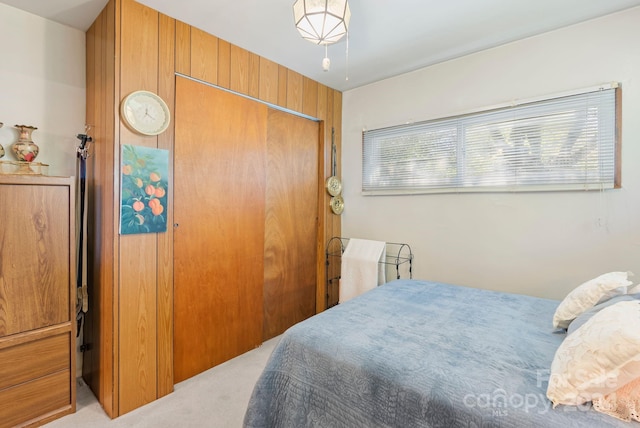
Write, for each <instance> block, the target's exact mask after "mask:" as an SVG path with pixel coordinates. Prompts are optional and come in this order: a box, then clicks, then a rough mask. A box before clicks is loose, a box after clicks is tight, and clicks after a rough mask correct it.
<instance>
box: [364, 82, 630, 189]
mask: <svg viewBox="0 0 640 428" xmlns="http://www.w3.org/2000/svg"><path fill="white" fill-rule="evenodd" d="M606 90H612V91H613V103H614V105H613V107H612V109H611V111H609V112H608V111H606V110H605V113H607V112H608V113H610V114H612V115H613V117H612V120H611V121H609V122H608V124H609V126H610V128H609V129H608V131H609V133H608V134H607V135H605V136H604V137H603V138H606V139H607V140H606V142H607V144H608V147H607V149H608V150H609V151H608V152H607V153H605V154H601V153H600V152H599V153H598V155H597V156H598V157H597V159H598V162H599V163H601V162H602V159H604V160H608V161H609V164H608V169H607V172H608V174H607V176H606V178H601V177H600V181H599V182H597V183H593V182H590V180H588V179H585V180H584V181H583V182H581V183H571V184H566V183H564V184H548V182H549V181H548V177H547V184H544V183H543V184H540V183H537V184H522V183H520V184H518V183H515V184H513V183H509V184H490V185H477V184H469V179H468V178H466V177H467V176H465V175H464V174H465V171H464V165H465V163H464V159H463V157H464V155H463V154H461V153H464V151H465V146H466V145H467V139H466V136H465V134H464V132H465V130H466V129H468V128H470V125H471V124H473V123H482V119H485V118H486V120H487V122H486V123H487V124H490V123H491V122H489V118H491V117H492V115H496V114H497V115H498V116H500V115H502V114H505V115H506V114H508V113H509V111H510V110H514V107H516V108H520V109H523V108H524V109H526V108H529V109H530V111H536V109H537V108H538V106H543V108H544V106H546V105H548V104H552V103H554V102H556V101H558V100H561V99H569V98H570V97H574V98H579V97H581V96H589V95H590V94H591V93H595V92H600V91H606ZM621 104H622V89H621V87H620V85H619V84H618V83H617V82H613V83H609V84H606V85H600V86H597V87H592V88H586V89H580V90H575V91H568V92H565V93H561V94H555V95H551V96H544V97H538V98H535V99H528V100H523V101H520V102H517V103H516V102H511V103H505V104H502V105H499V106H493V107H490V108H484V109H478V110H474V111H471V112H468V113H465V114H460V115H455V116H449V117H442V118H437V119H432V120H427V121H421V122H416V123H408V124H404V125H397V126H390V127H385V128H378V129H373V130H364V131H363V132H362V175H361V178H362V194H363V195H364V196H375V195H403V194H432V193H482V192H494V193H503V192H541V191H543V192H544V191H578V190H579V191H585V190H604V189H618V188H621V186H622V183H621V155H622V144H621V120H622V114H621V113H622V105H621ZM559 111H560V110H558V112H559ZM558 112H556V113H555V114H556V115H557V114H559V113H558ZM598 114H601V112H600V110H598ZM524 117H525V119H523V120H528V119H530V118H527V117H526V116H524ZM532 117H533V116H532ZM599 118H600V116H598V120H599ZM609 118H611V117H609ZM447 124H451V125H452V126H457V127H458V129H457V133H458V135H457V136H456V144H457V149H456V153H455V157H456V172H455V179H454V180H452V181H451V182H452V183H453V184H452V185H434V186H425V185H411V184H410V183H409V181H407V182H406V184H407V185H405V186H402V187H399V186H395V187H394V186H393V185H389V184H387V186H388V187H387V188H384V183H382V184H381V185H379V186H377V187H375V188H371V187H370V186H367V173H368V170H367V168H368V166H367V165H371V164H372V162H373V161H371V162H369V163H368V161H370V159H367V156H368V155H369V156H373V155H372V154H371V153H369V150H368V147H367V144H371V141H370V139H371V138H374V137H377V138H382V137H381V135H382V136H384V135H387V134H386V133H395V132H396V131H397V132H399V133H401V132H404V133H403V134H402V135H398V136H397V138H410V137H411V133H412V131H413V133H414V134H415V133H418V132H425V130H429V129H430V127H432V126H433V127H434V129H435V130H436V131H435V132H438V131H440V132H442V131H443V130H442V128H443V127H444V126H445V125H447ZM405 131H406V132H405ZM611 134H613V136H612V135H611ZM372 135H373V136H374V137H371V136H372ZM598 137H600V129H599V128H598ZM611 137H612V138H611ZM368 138H369V140H368ZM601 141H603V140H602V139H600V138H599V139H598V143H597V144H598V148H599V149H600V144H601ZM430 143H433V142H432V141H430ZM425 146H428V144H422V145H421V146H418V145H415V144H414V146H412V147H410V148H413V149H414V152H415V151H417V148H422V147H425ZM430 148H432V147H427V148H425V149H424V151H425V152H428V151H429V149H430ZM381 150H382V149H379V150H378V151H381ZM387 150H389V148H387ZM441 153H445V154H446V152H445V151H442V150H441V151H438V154H441ZM387 156H389V155H387ZM602 156H606V158H603V157H602ZM400 160H404V161H406V162H414V163H419V161H420V159H418V158H416V157H413V158H411V157H406V158H402V157H401V158H400ZM422 161H423V162H424V163H425V164H426V163H428V161H429V159H428V157H425V158H424V159H422ZM449 161H450V160H449ZM611 162H612V163H613V165H612V164H611ZM377 165H378V166H377V167H378V168H381V167H382V166H384V165H382V166H380V164H377ZM572 167H574V168H575V165H572ZM407 168H409V167H407ZM413 168H414V169H415V170H416V171H419V168H418V167H415V166H414V167H413ZM600 168H601V166H599V167H598V169H597V171H598V172H600ZM370 169H371V167H370V166H369V170H370ZM412 170H413V169H412ZM507 171H511V172H513V171H512V170H507ZM430 172H431V173H435V172H434V170H430ZM436 172H437V171H436ZM461 175H462V176H463V177H464V178H463V179H462V180H460V179H459V177H460V176H461ZM384 177H386V178H388V180H387V181H388V182H393V181H394V179H393V173H388V174H387V175H383V178H382V179H384ZM382 179H381V180H379V181H378V183H380V182H381V181H382ZM465 180H466V181H465ZM454 181H455V182H454Z"/></svg>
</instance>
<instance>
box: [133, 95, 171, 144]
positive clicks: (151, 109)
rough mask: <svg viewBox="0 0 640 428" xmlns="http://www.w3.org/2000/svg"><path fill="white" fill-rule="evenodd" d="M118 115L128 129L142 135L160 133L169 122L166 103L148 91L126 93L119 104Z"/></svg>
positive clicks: (169, 117)
mask: <svg viewBox="0 0 640 428" xmlns="http://www.w3.org/2000/svg"><path fill="white" fill-rule="evenodd" d="M120 116H121V117H122V120H123V122H124V123H125V125H127V127H128V128H129V129H131V130H132V131H134V132H137V133H139V134H142V135H158V134H161V133H163V132H164V131H166V130H167V128H168V127H169V123H170V122H171V112H170V111H169V107H168V106H167V103H165V102H164V100H163V99H162V98H160V97H159V96H158V95H156V94H154V93H153V92H149V91H135V92H132V93H130V94H129V95H127V96H126V97H125V98H124V100H122V104H121V105H120Z"/></svg>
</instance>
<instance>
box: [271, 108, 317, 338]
mask: <svg viewBox="0 0 640 428" xmlns="http://www.w3.org/2000/svg"><path fill="white" fill-rule="evenodd" d="M268 123H269V125H268V132H267V160H268V162H267V190H266V217H265V247H264V248H265V251H264V339H265V340H267V339H270V338H272V337H274V336H277V335H278V334H280V333H282V332H283V331H284V330H286V329H287V328H288V327H290V326H292V325H293V324H295V323H297V322H299V321H302V320H303V319H305V318H309V317H310V316H312V315H314V314H315V310H316V261H317V259H316V254H317V250H316V245H317V233H318V202H317V201H318V153H319V151H318V141H319V124H318V122H314V121H312V120H309V119H304V118H302V117H299V116H294V115H292V114H289V113H285V112H282V111H278V110H273V109H270V110H269V122H268Z"/></svg>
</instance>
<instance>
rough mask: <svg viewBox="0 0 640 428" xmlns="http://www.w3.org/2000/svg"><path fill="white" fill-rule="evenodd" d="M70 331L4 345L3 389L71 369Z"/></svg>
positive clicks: (0, 351) (0, 374)
mask: <svg viewBox="0 0 640 428" xmlns="http://www.w3.org/2000/svg"><path fill="white" fill-rule="evenodd" d="M70 360H71V337H70V332H66V333H62V334H57V335H53V336H45V337H43V338H41V339H38V340H33V341H30V342H25V343H21V344H19V345H16V346H13V347H8V348H4V349H0V390H2V389H5V388H9V387H12V386H15V385H18V384H20V383H23V382H27V381H29V380H31V379H36V378H39V377H42V376H45V375H48V374H51V373H55V372H57V371H60V370H69V361H70Z"/></svg>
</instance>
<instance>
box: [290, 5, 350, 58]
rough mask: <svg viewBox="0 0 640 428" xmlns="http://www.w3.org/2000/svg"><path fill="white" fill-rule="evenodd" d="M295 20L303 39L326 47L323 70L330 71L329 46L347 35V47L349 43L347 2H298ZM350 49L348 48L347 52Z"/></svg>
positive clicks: (294, 9)
mask: <svg viewBox="0 0 640 428" xmlns="http://www.w3.org/2000/svg"><path fill="white" fill-rule="evenodd" d="M293 18H294V20H295V23H296V28H297V29H298V32H299V33H300V35H301V36H302V38H303V39H305V40H308V41H310V42H311V43H314V44H316V45H324V47H325V57H324V59H323V60H322V69H323V70H324V71H329V67H330V65H331V61H330V60H329V57H328V55H327V45H330V44H333V43H335V42H337V41H338V40H340V39H342V37H343V36H344V35H345V34H346V35H347V46H348V43H349V41H348V40H349V34H348V31H349V20H350V19H351V11H350V10H349V3H348V2H347V0H296V2H295V3H294V4H293ZM348 49H349V48H348V47H347V52H348Z"/></svg>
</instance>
